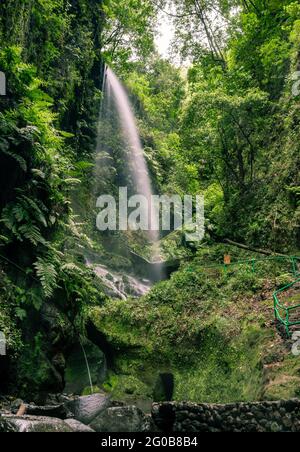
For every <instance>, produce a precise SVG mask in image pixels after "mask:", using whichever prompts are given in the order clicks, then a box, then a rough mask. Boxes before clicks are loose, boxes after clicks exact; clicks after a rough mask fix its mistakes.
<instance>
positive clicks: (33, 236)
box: [19, 223, 46, 246]
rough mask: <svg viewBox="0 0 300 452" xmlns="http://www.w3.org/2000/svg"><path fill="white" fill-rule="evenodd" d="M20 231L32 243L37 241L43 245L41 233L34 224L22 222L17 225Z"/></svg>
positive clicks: (34, 243) (35, 243)
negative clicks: (22, 223) (20, 224)
mask: <svg viewBox="0 0 300 452" xmlns="http://www.w3.org/2000/svg"><path fill="white" fill-rule="evenodd" d="M19 231H20V233H21V234H22V235H23V236H24V237H25V238H26V239H27V240H29V241H30V242H31V243H32V244H33V245H35V246H36V245H38V244H39V243H41V244H43V245H45V243H46V242H45V239H44V237H43V236H42V234H41V231H40V230H39V228H38V227H37V226H36V225H34V224H30V223H29V224H24V225H22V226H20V227H19Z"/></svg>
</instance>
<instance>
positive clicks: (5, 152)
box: [1, 148, 27, 173]
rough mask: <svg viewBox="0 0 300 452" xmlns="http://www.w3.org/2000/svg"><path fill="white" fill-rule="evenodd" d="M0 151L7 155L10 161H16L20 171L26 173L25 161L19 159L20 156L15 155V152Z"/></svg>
mask: <svg viewBox="0 0 300 452" xmlns="http://www.w3.org/2000/svg"><path fill="white" fill-rule="evenodd" d="M1 151H2V152H3V153H4V154H6V155H8V156H9V157H11V158H12V159H14V160H16V161H17V162H18V164H19V165H20V167H21V169H22V170H23V171H24V172H25V173H26V171H27V163H26V161H25V159H23V157H21V156H20V155H18V154H16V153H15V152H12V151H9V150H6V149H3V148H2V149H1Z"/></svg>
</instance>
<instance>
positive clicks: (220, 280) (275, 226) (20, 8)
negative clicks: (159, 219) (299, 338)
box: [0, 0, 300, 402]
mask: <svg viewBox="0 0 300 452" xmlns="http://www.w3.org/2000/svg"><path fill="white" fill-rule="evenodd" d="M170 5H171V10H168V8H170ZM0 8H1V10H0V41H1V47H0V70H1V71H2V72H4V73H5V75H6V79H7V95H6V96H0V189H1V190H0V331H3V332H4V333H5V334H6V336H7V338H8V352H9V353H8V358H6V359H2V358H1V359H2V361H1V362H0V375H1V383H0V386H1V390H2V389H3V390H5V391H7V390H10V391H13V392H15V393H16V394H21V395H22V394H25V395H27V394H30V395H31V394H36V393H38V392H40V391H45V392H47V391H51V392H58V391H61V390H63V385H64V382H63V373H64V364H65V362H64V361H65V357H66V355H67V354H68V351H69V349H70V347H72V346H73V345H74V344H75V343H77V342H78V337H79V336H80V335H83V336H84V335H86V325H87V324H89V322H90V321H91V320H92V321H93V323H94V324H95V325H96V327H97V329H98V330H99V332H101V334H102V335H104V336H105V338H106V341H107V342H108V343H109V344H110V346H111V347H112V348H113V350H114V352H115V356H114V364H113V366H112V369H111V370H110V373H109V376H108V379H107V381H106V383H105V385H104V387H105V389H107V390H109V391H113V393H114V396H115V397H116V398H126V397H129V398H133V399H134V400H136V399H138V398H141V399H150V398H151V397H152V392H153V388H154V387H155V384H156V382H157V376H158V373H164V372H168V373H172V374H173V375H174V377H175V395H174V396H175V397H176V398H178V399H191V400H195V401H201V400H206V401H225V402H227V401H232V400H255V399H258V398H277V397H290V396H298V395H299V390H300V389H299V388H300V384H299V383H300V382H299V374H298V372H299V365H298V363H297V359H296V358H293V357H291V356H290V355H289V354H288V353H287V350H286V348H285V345H284V342H283V341H281V339H280V338H279V336H278V335H277V333H276V332H275V330H274V328H273V325H272V324H271V321H272V316H273V313H272V300H271V295H272V291H273V290H274V288H275V287H278V286H281V285H283V284H284V283H285V282H287V281H288V280H289V278H290V275H289V274H288V270H287V268H286V267H285V266H276V265H275V266H274V265H273V264H267V263H266V264H264V265H262V268H260V269H259V271H258V272H257V273H255V274H253V273H251V269H249V268H242V269H240V270H239V271H234V272H233V273H231V272H230V273H223V271H219V270H216V271H210V272H206V271H204V270H203V266H205V265H207V263H208V262H209V263H220V262H222V259H223V254H224V253H225V252H229V253H230V254H231V255H232V258H233V259H238V258H241V257H243V255H244V254H243V252H241V251H238V250H237V249H235V248H228V247H225V246H223V245H220V243H222V242H224V240H225V239H231V240H235V241H237V242H241V243H243V244H245V245H248V246H249V247H255V248H266V249H268V250H271V251H272V252H279V253H285V254H288V253H291V254H292V253H294V254H296V253H297V251H298V250H299V245H300V242H299V240H300V235H299V218H300V204H299V202H300V181H299V163H300V162H299V155H300V153H299V139H300V121H299V96H295V95H294V94H293V84H295V73H296V72H297V71H299V65H300V59H299V44H300V38H299V36H300V7H299V4H298V2H296V1H292V0H285V1H282V0H281V1H279V0H268V1H262V0H252V1H241V0H232V1H228V0H227V1H224V0H204V1H196V0H180V1H179V0H178V1H177V0H156V1H154V0H153V1H152V0H130V1H128V0H127V1H125V0H68V1H67V0H56V1H51V2H50V1H48V0H35V1H29V0H26V1H22V2H20V1H19V0H6V1H3V2H1V7H0ZM164 10H167V11H171V16H172V18H173V21H174V24H175V29H176V34H175V36H174V43H173V51H174V52H175V51H176V52H177V57H176V62H174V61H173V60H172V59H170V60H166V59H164V58H163V57H162V56H161V55H160V54H159V53H158V52H157V50H156V49H155V42H154V39H155V37H156V34H157V32H158V31H157V17H158V15H159V14H161V12H162V11H164ZM180 58H181V59H182V64H181V65H179V63H178V61H179V59H180ZM105 63H107V64H109V65H110V66H112V67H113V69H114V70H115V72H116V73H117V74H118V75H119V77H120V78H121V79H122V80H123V82H124V84H125V85H126V86H127V89H128V93H129V96H130V99H131V101H132V104H133V106H134V110H135V113H136V116H137V119H138V126H139V130H140V134H141V138H142V142H143V146H144V149H145V155H146V158H147V162H148V166H149V169H150V172H151V176H152V181H153V186H154V187H155V190H156V191H157V192H159V193H167V194H168V193H169V194H171V193H172V194H179V195H181V196H182V195H183V194H193V195H195V194H199V193H203V194H204V195H205V203H206V236H205V239H204V241H203V243H200V244H199V245H197V246H195V245H192V244H189V243H185V240H184V235H183V234H182V232H181V231H178V232H177V233H173V234H171V235H170V236H169V237H165V238H164V239H163V240H162V248H163V251H164V254H165V256H166V257H170V256H180V257H181V258H183V257H184V261H183V263H182V265H181V267H180V269H179V271H178V272H177V273H176V274H174V275H173V276H172V278H171V279H170V280H168V281H165V282H162V283H160V284H159V285H157V286H155V287H154V288H153V289H152V291H151V292H150V294H148V295H147V296H145V297H142V298H141V299H128V300H126V301H125V300H112V299H110V298H108V297H107V296H106V295H105V294H104V290H103V282H102V281H101V280H100V279H99V278H97V277H96V276H95V275H94V273H93V272H92V271H91V270H89V269H87V268H86V266H85V262H84V255H86V254H91V255H94V254H95V253H97V255H98V256H99V255H101V258H102V259H106V263H107V265H109V266H111V267H112V268H113V269H114V268H117V269H118V270H122V269H126V271H130V269H131V266H132V263H131V261H130V259H128V255H126V256H123V255H122V256H116V255H115V254H113V253H111V252H109V249H110V248H112V245H111V243H112V241H113V239H118V238H119V237H118V236H117V237H116V234H115V235H114V234H111V235H107V234H106V235H104V234H103V235H101V234H100V233H96V231H95V225H94V223H95V216H94V208H95V203H94V199H93V198H92V197H91V196H90V193H91V189H92V186H93V185H94V186H95V183H97V184H98V185H97V187H98V190H100V191H104V190H108V189H109V190H110V191H111V192H113V193H114V192H116V191H117V189H118V184H117V182H118V181H120V179H121V171H122V166H123V161H122V148H121V147H118V146H115V148H114V149H113V157H114V158H113V159H111V160H109V162H108V163H107V166H105V168H102V167H101V170H104V173H99V174H98V175H97V174H96V176H98V180H97V181H96V182H95V168H94V157H95V155H94V151H95V148H96V136H97V126H98V130H100V129H101V128H102V130H103V129H105V131H106V137H107V136H108V137H109V143H107V142H106V143H104V142H101V143H100V145H99V143H98V145H99V146H100V148H101V149H97V151H99V152H102V151H103V152H104V151H106V148H107V147H113V146H114V143H115V139H116V136H115V131H114V130H113V128H112V130H108V129H107V128H108V126H107V124H106V122H105V120H102V121H101V119H100V124H98V118H99V105H100V101H101V99H102V92H101V90H102V83H103V75H104V65H105ZM99 127H100V129H99ZM107 132H109V133H107ZM101 146H102V147H103V149H102V147H101ZM110 169H111V171H110ZM106 173H108V174H113V178H108V179H107V180H106V178H105V174H106ZM98 194H100V193H98ZM77 214H78V215H79V216H81V218H78V217H77ZM82 223H83V224H82ZM134 240H135V238H134V239H133V238H132V237H127V246H128V245H129V246H131V247H132V248H133V249H135V250H137V251H139V252H141V253H142V252H143V250H144V249H145V243H144V242H143V240H142V239H141V240H140V241H136V243H134ZM104 249H105V251H104ZM116 249H117V247H116ZM116 249H114V250H113V251H114V253H117V251H116ZM83 250H84V251H85V253H84V252H83ZM119 251H120V249H119ZM121 254H122V253H121ZM246 255H247V256H250V257H252V256H253V253H252V254H251V253H250V252H249V253H247V254H246ZM274 349H275V351H274ZM33 362H34V363H35V365H34V368H37V369H38V370H37V371H36V372H34V374H33V370H32V369H33V366H32V363H33ZM266 366H267V367H266ZM2 376H3V378H2ZM7 376H9V377H8V378H7ZM7 382H8V385H9V388H8V387H7V384H6V383H7ZM2 386H3V387H2ZM5 386H6V387H5Z"/></svg>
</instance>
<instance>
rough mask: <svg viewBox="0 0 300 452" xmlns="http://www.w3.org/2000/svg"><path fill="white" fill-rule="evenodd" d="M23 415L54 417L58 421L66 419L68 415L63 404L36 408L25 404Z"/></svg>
mask: <svg viewBox="0 0 300 452" xmlns="http://www.w3.org/2000/svg"><path fill="white" fill-rule="evenodd" d="M25 413H26V414H28V415H30V416H44V417H55V418H59V419H66V418H67V414H68V413H67V410H66V408H65V406H64V405H63V404H61V405H53V406H52V405H51V406H50V405H49V406H47V405H46V406H36V405H26V404H25Z"/></svg>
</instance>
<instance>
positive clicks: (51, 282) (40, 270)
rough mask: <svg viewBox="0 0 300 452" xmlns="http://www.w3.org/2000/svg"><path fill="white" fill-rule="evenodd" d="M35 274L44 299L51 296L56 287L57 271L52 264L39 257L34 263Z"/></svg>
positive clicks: (48, 260)
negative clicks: (40, 285)
mask: <svg viewBox="0 0 300 452" xmlns="http://www.w3.org/2000/svg"><path fill="white" fill-rule="evenodd" d="M34 268H35V270H36V274H37V276H38V277H39V279H40V281H41V284H42V287H43V290H44V294H45V297H46V298H50V297H51V296H52V295H53V292H54V290H55V289H56V288H57V287H58V284H57V271H56V268H55V265H54V263H53V262H52V261H51V260H50V259H49V257H48V258H42V257H39V258H38V259H37V261H36V262H35V263H34Z"/></svg>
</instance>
